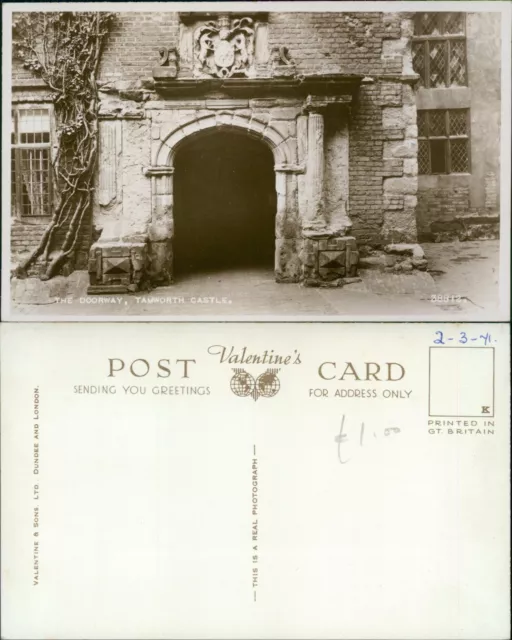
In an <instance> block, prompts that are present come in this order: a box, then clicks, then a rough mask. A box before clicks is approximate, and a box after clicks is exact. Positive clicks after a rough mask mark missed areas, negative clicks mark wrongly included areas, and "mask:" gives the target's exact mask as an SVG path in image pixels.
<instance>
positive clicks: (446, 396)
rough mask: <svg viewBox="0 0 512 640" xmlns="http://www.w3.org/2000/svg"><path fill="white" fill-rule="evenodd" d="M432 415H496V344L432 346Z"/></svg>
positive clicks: (430, 377)
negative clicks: (490, 345)
mask: <svg viewBox="0 0 512 640" xmlns="http://www.w3.org/2000/svg"><path fill="white" fill-rule="evenodd" d="M429 364H430V366H429V415H430V416H433V417H436V416H439V417H441V416H446V417H463V418H485V417H488V418H491V417H493V416H494V347H431V348H430V362H429Z"/></svg>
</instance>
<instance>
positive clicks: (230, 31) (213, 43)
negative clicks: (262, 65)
mask: <svg viewBox="0 0 512 640" xmlns="http://www.w3.org/2000/svg"><path fill="white" fill-rule="evenodd" d="M194 54H195V71H196V74H197V75H199V76H204V75H208V76H214V77H216V78H230V77H233V76H234V77H240V76H243V77H245V76H247V75H248V72H249V70H250V69H251V67H252V64H253V59H254V24H253V21H252V19H251V18H240V19H236V20H233V22H232V23H231V22H230V19H229V17H228V16H220V17H219V19H218V20H217V21H216V22H207V23H206V24H204V25H202V26H200V27H198V28H197V29H196V30H195V33H194Z"/></svg>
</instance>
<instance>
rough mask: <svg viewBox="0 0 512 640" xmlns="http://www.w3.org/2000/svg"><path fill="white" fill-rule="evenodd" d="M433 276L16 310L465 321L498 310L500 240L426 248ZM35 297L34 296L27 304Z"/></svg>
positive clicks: (212, 282)
mask: <svg viewBox="0 0 512 640" xmlns="http://www.w3.org/2000/svg"><path fill="white" fill-rule="evenodd" d="M423 248H424V250H425V253H426V256H427V258H428V260H429V273H421V272H415V273H414V274H413V275H394V274H382V273H380V272H377V271H373V270H372V271H370V270H366V271H363V272H362V280H361V282H358V283H354V284H351V285H348V286H345V287H343V288H342V289H324V288H305V287H302V286H300V285H298V284H286V285H283V284H276V283H275V282H274V279H273V274H272V272H271V271H261V270H250V271H246V270H244V271H226V272H210V273H202V274H194V275H190V276H188V277H186V278H184V279H182V280H181V281H180V282H178V283H176V284H175V285H173V286H170V287H160V288H158V289H155V290H153V291H151V292H149V293H139V294H136V295H112V296H87V295H86V294H85V292H84V293H83V294H80V296H74V297H73V299H72V300H71V302H69V301H63V300H62V299H58V300H55V299H53V298H50V299H48V300H47V301H45V302H40V303H39V304H26V303H23V304H17V305H13V314H16V315H18V317H19V318H20V319H23V317H26V316H28V315H30V316H34V315H38V316H42V317H46V316H63V317H69V316H81V315H82V316H84V315H85V316H88V317H89V316H93V315H94V316H109V317H116V316H117V317H119V316H122V315H127V316H130V317H133V316H144V317H149V316H153V317H154V316H158V317H159V318H161V319H162V320H164V319H167V318H169V317H171V316H172V318H173V319H186V318H191V317H197V316H209V317H212V318H214V319H216V318H220V317H221V316H228V317H235V316H242V317H244V318H245V317H259V318H262V319H267V318H268V319H271V317H279V318H288V317H293V316H295V317H298V318H300V319H303V320H307V319H309V318H315V319H322V318H325V319H326V318H332V317H339V318H340V319H345V318H355V317H363V318H365V317H367V318H368V320H371V319H374V318H376V317H379V318H381V317H388V316H393V317H395V318H398V317H400V318H403V319H422V318H424V319H426V320H433V319H435V318H436V316H437V317H442V318H443V319H444V320H448V319H459V318H460V319H461V320H462V319H465V318H467V317H468V315H470V316H471V317H472V318H477V317H479V316H481V315H482V314H484V313H486V314H489V313H492V312H494V311H495V310H497V306H498V254H499V242H498V241H479V242H464V243H460V242H457V243H442V244H441V243H439V244H426V245H423ZM29 299H30V298H29Z"/></svg>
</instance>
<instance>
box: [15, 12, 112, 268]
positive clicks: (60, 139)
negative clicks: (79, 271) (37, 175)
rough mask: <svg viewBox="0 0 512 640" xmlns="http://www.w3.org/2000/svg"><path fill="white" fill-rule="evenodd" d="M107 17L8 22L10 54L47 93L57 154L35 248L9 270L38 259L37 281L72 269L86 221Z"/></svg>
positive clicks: (64, 15) (58, 15) (36, 15)
mask: <svg viewBox="0 0 512 640" xmlns="http://www.w3.org/2000/svg"><path fill="white" fill-rule="evenodd" d="M113 19H114V14H113V13H106V12H98V11H95V12H87V11H83V12H81V11H80V12H33V13H20V14H15V15H14V17H13V52H14V57H15V58H17V59H18V60H20V61H21V62H22V64H23V67H24V68H25V69H28V70H30V71H31V72H32V73H33V74H34V76H36V77H38V78H41V79H42V80H44V82H45V83H46V84H47V85H48V87H49V88H50V90H51V92H52V100H53V105H54V114H55V126H56V134H57V140H56V149H55V153H54V154H53V157H52V170H53V175H54V185H55V187H56V189H55V195H56V198H55V201H54V211H53V215H52V217H51V220H50V222H49V224H48V226H47V228H46V229H45V232H44V234H43V236H42V238H41V241H40V242H39V245H38V246H37V247H36V248H35V250H34V251H33V252H32V253H31V254H30V255H29V256H28V257H27V258H26V259H25V260H24V261H23V262H22V263H21V264H20V265H19V266H18V267H17V268H16V269H15V275H17V276H19V277H25V276H26V275H27V269H28V268H29V267H30V265H32V264H33V263H34V262H35V261H36V260H37V259H38V258H40V257H41V258H42V262H43V271H42V275H41V279H43V280H47V279H49V278H51V277H52V276H54V275H56V274H58V273H59V272H60V271H61V269H62V267H63V266H64V265H65V264H71V265H72V264H73V262H74V259H75V257H76V253H77V250H78V248H79V244H80V235H81V230H82V229H83V228H84V226H85V225H87V224H88V223H90V218H91V216H92V206H91V205H92V192H93V182H94V174H95V168H96V161H97V149H98V106H99V105H98V89H97V84H96V81H97V77H98V70H99V65H100V60H101V53H102V49H103V45H104V43H105V40H106V38H107V36H108V33H109V31H110V28H111V25H112V23H113Z"/></svg>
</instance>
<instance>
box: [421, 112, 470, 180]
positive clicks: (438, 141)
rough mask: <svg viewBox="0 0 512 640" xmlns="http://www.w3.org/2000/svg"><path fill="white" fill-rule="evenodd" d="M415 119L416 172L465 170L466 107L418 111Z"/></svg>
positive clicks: (466, 150) (467, 159) (467, 133)
mask: <svg viewBox="0 0 512 640" xmlns="http://www.w3.org/2000/svg"><path fill="white" fill-rule="evenodd" d="M417 122H418V138H419V139H418V169H419V173H420V174H439V173H469V171H470V165H471V162H470V156H469V151H470V148H469V124H468V123H469V119H468V110H467V109H432V110H420V111H418V115H417Z"/></svg>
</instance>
